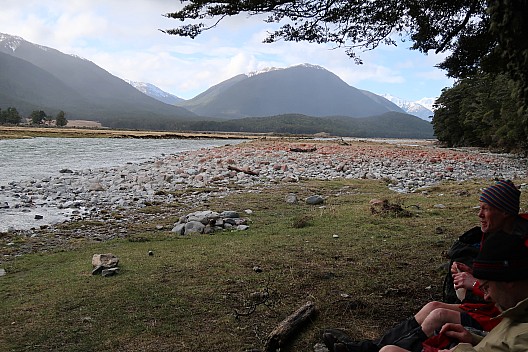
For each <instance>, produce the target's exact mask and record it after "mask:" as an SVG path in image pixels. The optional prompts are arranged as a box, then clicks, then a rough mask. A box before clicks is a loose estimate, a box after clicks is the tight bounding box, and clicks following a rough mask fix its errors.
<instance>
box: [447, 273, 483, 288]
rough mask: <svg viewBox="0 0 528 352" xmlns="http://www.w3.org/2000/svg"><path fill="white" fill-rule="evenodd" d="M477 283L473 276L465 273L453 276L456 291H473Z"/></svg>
mask: <svg viewBox="0 0 528 352" xmlns="http://www.w3.org/2000/svg"><path fill="white" fill-rule="evenodd" d="M476 281H477V279H475V278H474V277H473V275H471V274H470V273H468V272H465V271H463V272H460V273H456V274H453V284H454V286H455V290H457V289H459V288H465V289H468V290H471V289H473V285H475V282H476Z"/></svg>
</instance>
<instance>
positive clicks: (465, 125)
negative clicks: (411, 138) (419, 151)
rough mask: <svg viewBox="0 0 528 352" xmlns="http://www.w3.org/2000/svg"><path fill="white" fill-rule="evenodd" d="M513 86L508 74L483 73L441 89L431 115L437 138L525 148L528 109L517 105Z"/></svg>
mask: <svg viewBox="0 0 528 352" xmlns="http://www.w3.org/2000/svg"><path fill="white" fill-rule="evenodd" d="M515 89H516V88H515V83H514V82H513V81H512V80H511V79H510V78H508V77H507V76H505V75H490V74H483V73H480V74H477V75H473V76H471V77H468V78H465V79H461V80H459V81H458V82H457V83H456V84H455V85H454V86H453V87H452V88H449V89H444V90H443V91H442V94H441V95H440V97H439V98H438V100H437V101H436V110H435V115H434V117H433V127H434V131H435V135H436V136H437V138H438V140H440V141H442V142H444V143H446V144H447V145H448V146H479V147H483V146H490V147H496V148H501V149H505V150H508V151H519V150H525V151H526V150H528V123H527V122H528V112H523V111H521V110H518V109H517V108H516V105H515V100H514V99H513V98H512V91H514V90H515Z"/></svg>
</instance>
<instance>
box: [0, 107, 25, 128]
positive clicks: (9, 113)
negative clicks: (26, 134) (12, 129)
mask: <svg viewBox="0 0 528 352" xmlns="http://www.w3.org/2000/svg"><path fill="white" fill-rule="evenodd" d="M0 115H1V117H0V122H1V123H10V124H14V125H18V124H19V123H20V122H21V121H22V117H21V116H20V114H19V113H18V111H17V109H15V108H13V107H8V108H7V110H4V111H1V114H0Z"/></svg>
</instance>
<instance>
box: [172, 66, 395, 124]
mask: <svg viewBox="0 0 528 352" xmlns="http://www.w3.org/2000/svg"><path fill="white" fill-rule="evenodd" d="M180 106H182V107H184V108H186V109H188V110H190V111H192V112H194V113H196V114H198V115H201V116H209V117H218V118H224V119H235V118H244V117H254V116H276V115H281V114H302V115H307V116H315V117H325V116H349V117H367V116H374V115H380V114H383V113H386V112H389V111H397V112H404V111H403V110H402V109H400V108H399V107H398V106H397V105H396V104H393V103H392V102H390V101H388V100H386V99H384V98H383V97H380V96H377V95H375V94H373V93H370V92H365V91H361V90H359V89H357V88H354V87H352V86H350V85H348V84H347V83H345V82H344V81H343V80H342V79H341V78H339V77H338V76H336V75H335V74H333V73H332V72H330V71H327V70H326V69H324V68H322V67H320V66H314V65H309V64H304V65H297V66H293V67H289V68H285V69H270V70H266V71H264V72H261V73H256V74H251V75H238V76H235V77H233V78H231V79H229V80H227V81H224V82H222V83H220V84H218V85H216V86H214V87H211V88H210V89H208V90H206V91H205V92H204V93H202V94H200V95H198V96H196V97H195V98H193V99H190V100H186V101H185V102H183V103H181V104H180Z"/></svg>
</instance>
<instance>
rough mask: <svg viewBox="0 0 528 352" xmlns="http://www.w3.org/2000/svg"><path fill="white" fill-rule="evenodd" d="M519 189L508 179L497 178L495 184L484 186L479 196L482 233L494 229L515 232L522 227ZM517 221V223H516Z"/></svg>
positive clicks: (491, 231) (490, 231)
mask: <svg viewBox="0 0 528 352" xmlns="http://www.w3.org/2000/svg"><path fill="white" fill-rule="evenodd" d="M520 199H521V191H519V189H518V188H517V187H516V186H515V185H514V184H513V182H512V181H510V180H499V181H497V183H496V184H494V185H492V186H489V187H487V188H484V189H483V190H482V193H481V195H480V198H479V202H480V210H479V214H478V216H479V218H480V228H481V230H482V232H483V233H484V234H488V233H493V232H496V231H500V230H502V231H505V232H508V233H511V232H512V231H516V232H517V230H518V229H517V227H519V226H520V227H521V228H522V229H524V228H525V227H526V226H527V225H526V224H523V223H524V222H525V221H523V219H522V218H520V217H519V207H520ZM517 223H518V224H517Z"/></svg>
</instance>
